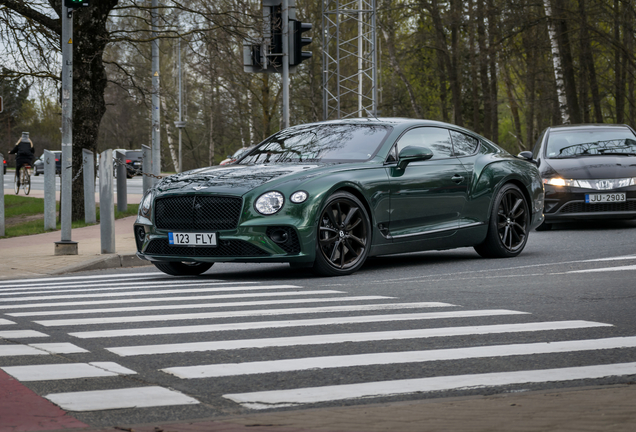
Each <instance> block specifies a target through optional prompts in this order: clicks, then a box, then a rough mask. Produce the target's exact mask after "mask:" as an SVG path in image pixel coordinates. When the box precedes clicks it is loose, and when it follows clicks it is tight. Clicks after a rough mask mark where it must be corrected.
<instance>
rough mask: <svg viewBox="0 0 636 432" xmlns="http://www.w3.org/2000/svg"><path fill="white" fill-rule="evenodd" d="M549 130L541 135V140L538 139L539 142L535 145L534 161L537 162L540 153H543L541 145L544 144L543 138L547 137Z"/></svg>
mask: <svg viewBox="0 0 636 432" xmlns="http://www.w3.org/2000/svg"><path fill="white" fill-rule="evenodd" d="M546 131H547V129H546V130H544V131H543V132H542V133H541V135H539V139H537V142H536V143H535V144H534V148H533V149H532V159H534V160H537V159H539V152H540V151H541V143H542V142H543V137H544V136H545V133H546Z"/></svg>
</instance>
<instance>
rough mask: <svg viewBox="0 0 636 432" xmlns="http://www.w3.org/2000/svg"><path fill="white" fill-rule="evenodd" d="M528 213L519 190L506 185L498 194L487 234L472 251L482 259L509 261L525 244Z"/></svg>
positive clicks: (528, 223)
mask: <svg viewBox="0 0 636 432" xmlns="http://www.w3.org/2000/svg"><path fill="white" fill-rule="evenodd" d="M529 225H530V211H529V207H528V202H527V200H526V197H525V196H524V195H523V193H522V192H521V190H520V189H519V188H518V187H517V186H515V185H513V184H511V183H508V184H505V185H504V186H503V187H502V188H501V189H500V190H499V192H498V193H497V196H496V198H495V203H494V205H493V208H492V212H491V214H490V220H489V221H488V234H487V235H486V240H484V241H483V243H481V244H478V245H477V246H475V251H476V252H477V253H478V254H479V255H481V256H482V257H484V258H512V257H516V256H517V255H519V254H520V253H521V251H522V250H523V248H524V247H525V246H526V243H527V241H528V231H529V230H528V227H529Z"/></svg>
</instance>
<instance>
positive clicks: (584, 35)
mask: <svg viewBox="0 0 636 432" xmlns="http://www.w3.org/2000/svg"><path fill="white" fill-rule="evenodd" d="M586 11H587V9H586V4H585V0H579V14H580V15H581V17H580V19H581V52H582V55H583V62H584V63H585V69H586V70H587V73H588V78H589V84H590V93H591V95H592V106H594V120H595V121H596V123H603V112H602V110H601V97H600V96H599V90H598V82H597V80H596V67H595V66H594V58H593V56H592V47H591V45H590V35H589V29H588V23H587V12H586Z"/></svg>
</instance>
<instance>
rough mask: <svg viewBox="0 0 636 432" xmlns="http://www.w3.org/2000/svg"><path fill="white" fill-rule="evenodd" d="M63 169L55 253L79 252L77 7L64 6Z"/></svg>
mask: <svg viewBox="0 0 636 432" xmlns="http://www.w3.org/2000/svg"><path fill="white" fill-rule="evenodd" d="M61 18H62V167H61V168H62V172H61V177H62V179H61V187H60V189H61V191H60V206H61V209H60V210H61V215H60V223H61V225H62V239H61V241H59V242H56V243H55V255H77V242H74V241H72V240H71V217H72V213H71V210H72V206H71V204H72V196H71V194H72V186H73V170H72V159H73V9H72V8H67V7H64V6H62V17H61Z"/></svg>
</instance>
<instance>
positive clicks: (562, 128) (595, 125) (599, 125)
mask: <svg viewBox="0 0 636 432" xmlns="http://www.w3.org/2000/svg"><path fill="white" fill-rule="evenodd" d="M609 128H616V129H620V128H627V129H629V126H627V125H626V124H611V123H588V124H575V125H571V124H567V125H557V126H550V127H549V128H548V129H549V130H558V131H567V130H584V129H589V130H593V129H609Z"/></svg>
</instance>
